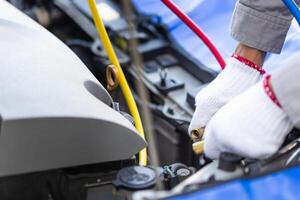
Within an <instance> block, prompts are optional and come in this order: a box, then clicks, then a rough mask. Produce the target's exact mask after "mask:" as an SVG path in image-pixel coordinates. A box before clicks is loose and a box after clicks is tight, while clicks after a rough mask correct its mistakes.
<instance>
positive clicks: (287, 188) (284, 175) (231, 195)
mask: <svg viewBox="0 0 300 200" xmlns="http://www.w3.org/2000/svg"><path fill="white" fill-rule="evenodd" d="M299 177H300V167H299V166H298V167H295V168H291V169H287V170H284V171H281V172H277V173H273V174H270V175H266V176H262V177H258V178H256V179H242V180H236V181H233V182H229V183H225V184H223V185H220V186H217V187H214V188H210V189H207V190H203V191H198V192H193V193H188V194H184V195H181V196H177V197H173V198H169V199H168V200H207V199H209V200H220V199H228V200H229V199H230V200H275V199H276V200H299V199H300V190H299V185H300V178H299Z"/></svg>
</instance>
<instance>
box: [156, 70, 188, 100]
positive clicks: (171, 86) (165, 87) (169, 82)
mask: <svg viewBox="0 0 300 200" xmlns="http://www.w3.org/2000/svg"><path fill="white" fill-rule="evenodd" d="M159 76H160V81H159V82H158V83H156V84H155V87H156V88H157V89H158V90H159V91H161V92H162V93H163V94H166V93H168V92H171V91H173V90H177V89H180V88H183V87H184V83H183V82H181V81H178V80H174V79H171V78H169V79H168V78H167V76H168V73H167V69H163V68H160V72H159Z"/></svg>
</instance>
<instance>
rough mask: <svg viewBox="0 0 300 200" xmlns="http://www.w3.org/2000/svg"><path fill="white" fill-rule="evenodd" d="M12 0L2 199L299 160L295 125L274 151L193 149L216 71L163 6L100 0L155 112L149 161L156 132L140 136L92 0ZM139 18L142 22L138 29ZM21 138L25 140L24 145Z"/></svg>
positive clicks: (243, 172)
mask: <svg viewBox="0 0 300 200" xmlns="http://www.w3.org/2000/svg"><path fill="white" fill-rule="evenodd" d="M9 3H11V4H12V5H13V6H15V7H16V8H17V9H19V10H20V11H21V12H22V13H21V12H20V11H18V10H17V9H15V8H13V6H11V5H9ZM9 3H8V2H6V1H3V2H0V10H5V12H3V13H2V14H0V24H3V27H6V26H7V28H6V29H5V30H10V31H7V32H5V31H3V32H2V33H0V34H1V35H2V38H6V41H7V44H6V46H3V47H1V48H2V49H3V50H2V52H5V51H8V52H11V51H15V52H16V53H14V54H13V55H14V56H15V57H8V58H7V59H8V61H5V62H4V64H5V66H2V67H0V70H1V71H0V73H1V74H2V76H1V75H0V83H1V84H0V85H2V86H0V90H1V91H4V92H3V93H1V94H0V98H1V99H2V103H3V102H4V103H3V105H4V106H3V107H2V106H0V119H1V123H0V127H1V142H0V158H3V160H2V162H0V163H4V164H3V165H0V176H1V178H0V199H41V200H44V199H45V200H60V199H61V200H69V199H70V200H71V199H72V200H77V199H78V200H85V199H86V200H94V199H120V200H121V199H124V200H125V199H134V200H142V199H172V198H173V197H174V198H176V197H177V196H180V195H184V194H187V193H191V192H194V191H202V190H205V189H207V188H213V187H216V186H219V185H221V184H224V183H227V182H230V181H234V180H236V179H251V178H254V177H258V176H264V175H265V174H269V173H272V172H275V171H280V170H282V169H286V168H289V167H293V166H297V165H298V164H299V158H300V148H299V147H300V146H299V145H300V143H299V142H300V140H299V137H300V132H299V131H298V130H296V129H294V130H293V131H292V132H291V133H290V134H289V135H288V137H287V138H286V141H285V143H284V144H283V145H282V147H281V149H280V150H279V151H278V152H277V153H276V154H275V155H274V156H273V157H271V158H269V159H267V160H252V159H248V158H242V157H239V156H237V155H233V154H230V153H226V152H224V153H223V154H222V155H221V156H220V159H219V160H216V161H212V160H210V159H208V158H206V157H205V155H203V154H200V155H197V154H195V153H194V152H193V148H192V144H193V141H192V140H191V139H190V137H189V136H188V134H187V132H188V125H189V122H190V120H191V117H192V114H193V111H194V104H195V102H194V98H195V95H196V94H197V92H198V91H200V90H201V89H202V88H204V87H205V86H206V85H207V84H208V83H209V82H210V81H212V80H213V79H214V77H216V75H217V72H215V71H213V70H211V69H210V68H208V67H207V66H205V65H204V64H203V63H201V62H199V61H198V60H196V59H194V58H193V57H191V56H190V55H189V54H188V53H187V52H186V51H185V50H184V49H182V48H181V47H180V46H179V45H178V44H177V43H176V41H175V40H174V38H172V36H170V35H169V34H168V32H167V31H166V28H165V26H164V24H163V23H161V20H160V19H159V17H158V16H148V15H143V14H141V13H138V12H137V10H133V11H134V12H133V13H131V15H130V16H129V18H130V19H131V20H132V21H128V19H126V18H125V16H126V14H125V13H124V9H123V7H122V5H124V2H122V1H121V0H120V1H119V0H113V1H112V0H98V1H97V7H98V9H100V10H102V11H103V13H102V17H103V21H104V24H105V27H106V29H107V31H108V35H109V37H110V39H111V41H112V44H113V47H114V50H115V52H116V54H117V57H118V59H119V62H120V64H121V66H122V68H123V70H124V73H125V76H126V78H127V81H128V82H129V85H130V88H131V90H132V93H133V96H134V98H135V101H136V103H137V105H138V107H139V108H141V107H142V106H146V107H147V108H148V109H149V110H150V111H151V114H152V116H153V133H154V137H155V140H156V145H155V149H156V151H157V155H158V158H159V159H158V160H159V163H157V165H158V166H156V165H154V164H155V163H153V162H151V161H152V159H154V158H152V157H151V155H150V156H149V164H148V165H147V166H139V165H138V163H137V153H138V152H139V151H140V150H141V149H143V148H144V147H146V141H147V139H148V138H147V134H146V141H144V140H143V139H142V138H141V137H140V136H139V135H138V133H137V131H136V130H135V129H134V127H133V124H134V120H133V118H132V116H131V115H130V114H129V113H130V110H129V109H128V107H127V106H126V102H125V99H124V97H123V95H122V92H121V90H120V88H119V87H118V86H116V87H115V82H116V77H115V76H116V74H114V72H111V74H109V75H110V76H108V75H107V73H108V72H107V69H108V66H109V65H110V64H111V63H110V61H109V59H108V57H107V54H106V52H105V51H104V48H103V44H102V43H101V41H100V39H99V37H98V34H97V30H96V28H95V26H94V23H93V19H92V16H91V14H90V11H89V8H88V4H87V1H82V0H47V1H46V0H10V1H9ZM126 3H128V4H129V2H126ZM133 9H134V7H133ZM0 12H2V11H0ZM24 13H25V14H26V15H27V16H25V15H24ZM11 16H17V21H11ZM28 16H29V17H30V18H31V19H33V20H35V21H36V22H37V23H38V24H40V25H41V26H43V27H44V28H43V27H41V26H40V25H38V24H36V23H35V22H33V21H32V20H31V19H29V18H28ZM5 17H6V18H5ZM131 23H132V24H135V25H136V30H135V31H134V34H131V33H130V27H131ZM5 24H6V25H5ZM46 29H47V30H48V31H47V30H46ZM16 33H18V34H21V35H22V37H19V36H16V35H17V34H16ZM52 34H53V35H54V36H55V37H54V36H53V35H52ZM23 36H24V37H25V36H26V38H30V39H28V41H27V39H26V38H25V39H24V38H23ZM16 38H17V39H16ZM57 38H58V39H57ZM59 40H60V41H62V43H61V42H60V41H59ZM133 40H137V41H138V44H137V46H136V51H137V52H138V54H139V55H140V56H141V58H142V63H143V64H142V66H141V68H140V69H139V72H137V70H136V69H135V68H136V66H134V65H135V63H134V62H133V56H132V54H131V52H130V48H132V47H131V46H130V43H131V41H133ZM69 49H71V50H72V51H69ZM0 51H1V50H0ZM23 52H26V53H23ZM74 53H75V54H76V55H75V54H74ZM17 58H18V59H17ZM16 60H17V62H14V61H16ZM35 60H37V61H35ZM20 63H21V64H20ZM29 65H30V66H29ZM23 69H25V70H23ZM110 70H112V71H113V68H111V69H110ZM28 77H30V78H28ZM12 80H13V81H12ZM15 81H17V82H15ZM139 81H140V82H139ZM37 83H39V84H37ZM139 83H142V85H144V86H145V88H146V90H147V92H148V93H149V101H147V102H145V101H144V100H143V99H142V97H141V96H139V92H138V87H139ZM16 88H17V89H16ZM12 91H13V92H12ZM18 95H19V96H18ZM24 96H29V98H28V99H26V98H25V99H23V97H24ZM12 99H14V101H13V100H12ZM28 101H30V102H32V103H31V104H30V103H26V102H28ZM37 102H38V105H39V106H35V105H36V103H37ZM16 127H17V128H16ZM99 131H100V132H101V134H99ZM23 133H26V134H23ZM41 133H43V134H41ZM22 134H23V135H25V136H24V137H21V136H22ZM14 135H15V136H14ZM14 137H17V138H20V137H21V138H22V139H21V142H20V143H18V144H15V143H14V141H16V140H15V139H14ZM5 138H6V139H5ZM10 145H11V146H10ZM20 152H21V153H20ZM149 154H150V153H149ZM8 155H9V156H8Z"/></svg>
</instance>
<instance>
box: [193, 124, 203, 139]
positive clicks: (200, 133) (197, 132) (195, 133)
mask: <svg viewBox="0 0 300 200" xmlns="http://www.w3.org/2000/svg"><path fill="white" fill-rule="evenodd" d="M204 130H205V127H201V128H199V129H193V130H192V131H191V137H192V140H193V141H199V140H201V139H202V137H203V134H204Z"/></svg>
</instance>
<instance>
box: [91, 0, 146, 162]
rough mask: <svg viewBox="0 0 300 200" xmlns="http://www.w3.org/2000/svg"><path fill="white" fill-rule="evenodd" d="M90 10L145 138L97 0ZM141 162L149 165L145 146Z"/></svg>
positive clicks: (138, 126)
mask: <svg viewBox="0 0 300 200" xmlns="http://www.w3.org/2000/svg"><path fill="white" fill-rule="evenodd" d="M88 3H89V6H90V10H91V13H92V16H93V20H94V23H95V25H96V28H97V31H98V34H99V36H100V39H101V41H102V44H103V47H104V49H105V51H106V53H107V55H108V58H109V60H110V62H111V63H112V64H114V65H115V66H116V67H117V69H118V72H119V82H120V87H121V90H122V92H123V95H124V97H125V100H126V103H127V106H128V108H129V111H130V113H131V115H132V117H133V118H134V122H135V127H136V129H137V130H138V132H139V134H140V136H141V137H142V138H144V139H145V134H144V129H143V125H142V121H141V117H140V114H139V111H138V109H137V106H136V103H135V101H134V98H133V96H132V93H131V91H130V88H129V86H128V83H127V81H126V78H125V76H124V73H123V70H122V67H121V65H120V63H119V61H118V58H117V56H116V53H115V51H114V49H113V47H112V45H111V42H110V39H109V37H108V34H107V32H106V29H105V27H104V24H103V21H102V19H101V17H100V14H99V12H98V9H97V4H96V1H95V0H88ZM139 164H140V165H143V166H146V165H147V150H146V148H144V149H143V150H141V151H140V152H139Z"/></svg>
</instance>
